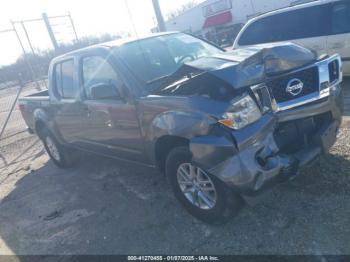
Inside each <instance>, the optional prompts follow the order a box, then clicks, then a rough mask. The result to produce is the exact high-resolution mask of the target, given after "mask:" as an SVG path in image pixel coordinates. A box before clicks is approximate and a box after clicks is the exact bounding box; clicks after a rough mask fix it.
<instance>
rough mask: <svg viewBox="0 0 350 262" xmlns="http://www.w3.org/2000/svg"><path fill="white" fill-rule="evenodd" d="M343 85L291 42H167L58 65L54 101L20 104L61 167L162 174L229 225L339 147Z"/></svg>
mask: <svg viewBox="0 0 350 262" xmlns="http://www.w3.org/2000/svg"><path fill="white" fill-rule="evenodd" d="M341 81H342V71H341V59H340V57H339V56H338V55H334V56H332V57H329V56H327V55H324V56H322V57H317V56H316V55H315V53H314V52H312V51H310V50H308V49H305V48H303V47H300V46H297V45H294V44H291V43H285V44H278V45H273V44H270V45H261V46H253V47H249V48H244V49H237V50H233V51H230V52H224V50H221V49H220V48H218V47H216V46H213V45H212V44H210V43H207V42H205V41H203V40H200V39H198V38H195V37H193V36H190V35H187V34H182V33H165V34H156V35H152V36H150V37H146V38H142V39H137V40H118V41H115V42H110V43H104V44H100V45H97V46H93V47H89V48H85V49H81V50H78V51H74V52H72V53H68V54H65V55H63V56H60V57H57V58H55V59H53V61H52V63H51V66H50V69H49V90H48V91H46V92H42V93H38V94H34V95H32V96H28V97H23V98H20V100H19V104H20V109H21V112H22V115H23V117H24V119H25V121H26V123H27V125H28V128H29V130H30V131H31V132H35V133H36V134H37V135H38V136H39V137H40V138H41V140H42V141H43V143H44V146H45V148H46V150H47V152H48V154H49V155H50V157H51V159H52V161H53V162H54V163H55V164H56V165H57V166H59V167H62V168H65V167H70V166H71V165H72V164H73V163H74V160H76V159H77V156H78V155H79V153H78V152H79V150H85V151H89V152H93V153H97V154H101V155H105V156H108V157H112V158H117V159H124V160H127V161H130V162H132V163H139V164H144V165H147V166H152V167H158V168H159V169H160V170H161V171H162V172H164V173H165V174H166V177H167V178H168V180H169V182H170V184H171V187H172V189H173V191H174V194H175V196H176V197H177V199H178V200H179V201H180V202H181V203H182V204H183V206H184V207H185V208H186V209H187V210H188V211H189V212H190V213H191V214H192V215H194V216H195V217H197V218H198V219H201V220H202V221H205V222H207V223H223V222H226V221H228V220H229V218H230V217H232V216H233V215H234V214H236V213H237V212H238V210H239V209H240V207H241V206H242V204H243V203H244V201H243V200H244V196H252V195H256V194H258V193H260V192H262V191H263V190H265V189H266V188H268V187H270V186H272V185H274V184H276V183H279V182H283V181H287V180H290V179H292V178H294V177H295V176H296V175H297V174H298V173H299V170H300V168H302V167H304V166H306V165H309V164H312V163H314V162H315V160H317V159H318V156H319V155H321V154H322V153H325V152H327V151H328V150H329V148H330V147H331V146H332V145H333V144H334V142H335V140H336V136H337V132H338V128H339V126H340V124H341V120H342V91H341V87H340V83H341Z"/></svg>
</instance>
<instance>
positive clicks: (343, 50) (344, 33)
mask: <svg viewBox="0 0 350 262" xmlns="http://www.w3.org/2000/svg"><path fill="white" fill-rule="evenodd" d="M327 45H328V53H329V54H330V55H332V54H335V53H338V54H339V55H341V57H342V60H343V72H344V75H350V3H349V2H348V1H342V2H337V3H334V4H333V5H332V7H331V33H330V35H329V36H328V40H327Z"/></svg>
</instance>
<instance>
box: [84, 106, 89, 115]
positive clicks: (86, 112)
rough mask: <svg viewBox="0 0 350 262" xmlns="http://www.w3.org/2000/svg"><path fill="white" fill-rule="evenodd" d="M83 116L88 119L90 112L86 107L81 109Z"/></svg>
mask: <svg viewBox="0 0 350 262" xmlns="http://www.w3.org/2000/svg"><path fill="white" fill-rule="evenodd" d="M83 114H84V115H86V116H87V117H90V115H91V111H90V109H89V107H88V106H84V107H83Z"/></svg>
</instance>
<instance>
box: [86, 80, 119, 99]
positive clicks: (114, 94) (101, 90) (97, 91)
mask: <svg viewBox="0 0 350 262" xmlns="http://www.w3.org/2000/svg"><path fill="white" fill-rule="evenodd" d="M90 91H91V98H92V99H96V100H99V99H121V94H120V92H119V90H118V89H117V87H116V86H115V85H113V84H111V83H98V84H95V85H93V86H92V87H91V88H90Z"/></svg>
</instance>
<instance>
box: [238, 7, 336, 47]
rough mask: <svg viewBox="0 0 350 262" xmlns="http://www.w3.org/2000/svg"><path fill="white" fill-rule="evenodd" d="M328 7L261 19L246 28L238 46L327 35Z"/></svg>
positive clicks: (305, 9) (290, 12) (311, 8)
mask: <svg viewBox="0 0 350 262" xmlns="http://www.w3.org/2000/svg"><path fill="white" fill-rule="evenodd" d="M328 7H329V6H328V5H322V6H314V7H308V8H303V9H299V10H294V11H289V12H285V13H280V14H276V15H272V16H268V17H264V18H261V19H259V20H257V21H255V22H254V23H252V24H251V25H250V26H248V27H247V28H246V30H245V31H244V32H243V34H242V35H241V38H240V39H239V42H238V44H239V45H254V44H261V43H270V42H279V41H288V40H293V39H301V38H309V37H317V36H324V35H327V34H328V33H329V23H328V19H329V16H328V15H327V12H328V11H327V8H328ZM328 10H329V9H328Z"/></svg>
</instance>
